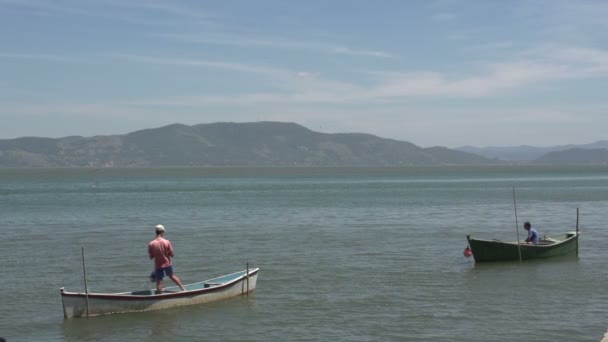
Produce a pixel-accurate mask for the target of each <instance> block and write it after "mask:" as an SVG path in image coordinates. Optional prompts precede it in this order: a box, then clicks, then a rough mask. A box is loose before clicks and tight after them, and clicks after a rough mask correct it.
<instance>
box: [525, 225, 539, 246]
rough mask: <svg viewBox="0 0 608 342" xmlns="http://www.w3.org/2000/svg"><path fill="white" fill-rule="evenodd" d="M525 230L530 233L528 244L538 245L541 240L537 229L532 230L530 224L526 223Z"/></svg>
mask: <svg viewBox="0 0 608 342" xmlns="http://www.w3.org/2000/svg"><path fill="white" fill-rule="evenodd" d="M524 229H525V230H527V231H528V238H527V239H526V243H533V244H535V245H538V241H539V240H540V236H539V235H538V232H537V231H536V229H534V228H532V225H531V224H530V222H526V223H524Z"/></svg>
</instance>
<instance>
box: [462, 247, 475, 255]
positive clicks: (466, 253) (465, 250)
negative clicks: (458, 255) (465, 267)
mask: <svg viewBox="0 0 608 342" xmlns="http://www.w3.org/2000/svg"><path fill="white" fill-rule="evenodd" d="M462 254H464V256H465V257H467V258H468V257H470V256H471V255H473V251H472V250H471V247H469V246H467V248H465V249H464V252H462Z"/></svg>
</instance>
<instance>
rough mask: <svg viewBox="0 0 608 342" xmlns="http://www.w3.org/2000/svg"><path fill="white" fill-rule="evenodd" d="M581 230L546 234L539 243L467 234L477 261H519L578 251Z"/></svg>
mask: <svg viewBox="0 0 608 342" xmlns="http://www.w3.org/2000/svg"><path fill="white" fill-rule="evenodd" d="M579 235H580V233H579V232H566V233H561V234H555V235H550V236H545V237H543V238H542V239H540V242H539V244H538V245H534V244H528V243H525V242H520V243H519V246H518V243H517V241H512V242H504V241H499V240H479V239H473V238H471V236H470V235H467V241H468V242H469V247H470V248H471V251H472V252H473V257H474V258H475V262H488V261H519V250H520V248H521V259H522V260H530V259H542V258H550V257H555V256H561V255H568V254H576V253H578V251H577V250H578V237H579Z"/></svg>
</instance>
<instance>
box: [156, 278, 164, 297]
mask: <svg viewBox="0 0 608 342" xmlns="http://www.w3.org/2000/svg"><path fill="white" fill-rule="evenodd" d="M156 293H157V294H161V293H163V280H162V279H159V278H156Z"/></svg>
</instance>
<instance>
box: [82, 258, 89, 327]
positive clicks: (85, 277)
mask: <svg viewBox="0 0 608 342" xmlns="http://www.w3.org/2000/svg"><path fill="white" fill-rule="evenodd" d="M81 250H82V274H83V276H84V293H85V298H86V309H87V317H89V285H88V284H87V268H86V266H85V263H84V246H82V247H81Z"/></svg>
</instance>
